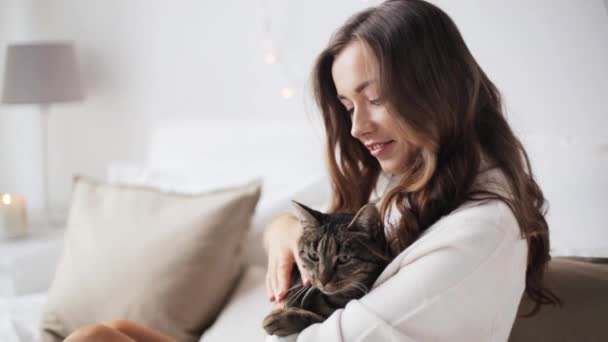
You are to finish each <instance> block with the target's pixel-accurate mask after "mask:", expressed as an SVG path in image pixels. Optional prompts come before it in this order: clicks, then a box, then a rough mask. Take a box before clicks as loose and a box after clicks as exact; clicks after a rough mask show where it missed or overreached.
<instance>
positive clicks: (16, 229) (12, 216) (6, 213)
mask: <svg viewBox="0 0 608 342" xmlns="http://www.w3.org/2000/svg"><path fill="white" fill-rule="evenodd" d="M26 233H27V216H26V213H25V200H23V198H22V197H21V196H18V195H15V194H8V193H4V194H0V238H13V237H18V236H23V235H25V234H26Z"/></svg>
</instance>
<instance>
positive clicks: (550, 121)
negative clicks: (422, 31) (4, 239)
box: [0, 0, 608, 207]
mask: <svg viewBox="0 0 608 342" xmlns="http://www.w3.org/2000/svg"><path fill="white" fill-rule="evenodd" d="M377 2H378V1H368V2H365V1H357V0H352V1H346V0H342V1H331V2H329V1H322V0H307V1H303V0H298V1H296V0H291V1H283V0H267V1H262V0H257V1H246V0H241V1H236V2H235V1H230V2H227V1H217V2H210V1H197V0H181V1H171V2H153V3H152V2H149V1H144V0H133V1H121V0H106V1H71V0H54V1H35V0H22V1H19V0H0V27H1V28H2V30H1V31H0V44H1V45H2V46H0V47H1V48H2V49H3V48H4V45H5V44H6V42H8V41H15V40H24V39H70V40H73V41H75V44H76V49H77V52H78V55H79V58H80V62H81V67H82V73H83V79H84V82H85V84H86V88H87V99H86V101H85V102H84V103H82V104H69V105H61V106H60V105H57V106H54V107H52V113H51V126H50V130H51V131H50V139H51V141H50V149H51V154H50V164H51V170H50V171H51V179H52V183H51V194H52V201H53V204H54V206H55V207H63V206H65V204H66V203H67V202H68V200H69V191H70V182H71V177H72V175H73V174H74V173H86V174H91V175H94V176H103V175H104V173H105V166H106V165H107V164H108V163H109V162H110V161H112V160H133V161H143V160H144V159H145V158H146V137H147V131H148V128H149V127H152V126H153V125H154V123H155V122H157V121H159V120H166V119H171V118H173V119H175V120H182V119H192V118H200V122H201V125H204V122H205V120H208V119H212V118H213V119H217V118H222V117H229V118H239V117H243V118H252V117H255V118H260V119H273V118H285V117H290V116H293V117H298V118H299V117H300V116H303V115H314V114H313V113H314V109H313V106H312V104H311V101H310V98H309V97H308V94H306V93H303V91H304V90H305V89H302V88H303V87H304V86H306V81H307V77H308V72H309V70H310V65H311V63H312V62H313V58H314V56H315V55H316V53H317V52H318V51H319V50H320V49H321V48H322V47H323V45H324V44H325V42H326V41H327V39H328V38H329V34H330V32H332V31H333V30H334V29H335V28H336V27H337V26H338V25H340V24H341V23H342V22H343V20H344V19H345V18H346V17H347V16H348V15H350V14H351V13H353V12H354V11H356V10H357V9H359V8H363V7H365V6H367V5H369V4H373V3H377ZM434 3H436V4H438V5H439V6H440V7H442V8H443V9H445V11H446V12H448V14H450V15H451V16H452V18H453V19H454V21H455V22H456V23H457V25H458V26H459V27H460V29H461V31H462V33H463V35H464V37H465V40H466V41H467V43H468V44H469V47H470V48H471V50H472V52H473V54H474V55H475V56H476V58H477V59H478V61H479V63H480V64H481V65H482V67H483V68H484V69H485V71H486V72H487V74H488V75H489V76H490V78H491V79H493V80H494V81H495V83H496V84H497V85H498V87H499V88H500V89H501V90H502V91H503V94H504V96H505V99H506V104H507V109H508V112H509V119H510V121H511V123H512V124H513V126H514V127H515V129H516V130H517V131H518V132H519V133H520V134H521V135H526V136H528V137H531V138H528V139H538V140H541V141H550V142H554V141H560V143H562V144H566V145H567V144H576V143H580V142H581V141H582V142H583V143H584V144H596V145H597V144H601V143H602V139H604V138H605V137H606V134H605V131H606V129H608V115H606V114H607V113H606V111H607V108H608V83H607V82H608V62H607V61H608V43H607V42H608V15H607V11H606V8H605V3H604V1H602V0H582V1H568V0H538V1H526V0H514V1H498V0H496V1H482V0H467V1H463V0H458V1H456V0H436V1H434ZM265 24H266V26H267V27H268V28H269V29H268V30H265V29H264V27H265ZM268 32H269V34H268ZM268 36H270V37H271V38H273V39H274V42H275V43H274V44H275V46H277V47H278V48H279V54H280V56H279V57H280V58H282V60H285V61H286V62H285V64H283V65H267V64H265V63H264V54H265V48H266V47H268V43H265V38H268ZM0 56H3V53H2V54H0ZM0 58H3V57H0ZM0 61H2V60H1V59H0ZM0 72H1V71H0ZM286 85H290V86H293V87H294V88H295V89H296V94H295V96H294V97H293V98H291V99H290V100H285V99H283V98H282V97H281V96H280V93H279V92H280V89H281V88H282V87H284V86H286ZM18 113H25V114H24V115H23V116H22V117H19V118H17V114H18ZM35 113H36V112H35V110H33V109H31V108H30V109H27V108H14V107H7V106H3V107H0V120H2V121H0V124H1V125H2V126H1V127H0V129H2V136H1V137H0V138H1V139H2V140H1V142H2V146H0V153H1V155H0V158H2V159H0V162H1V163H2V165H3V167H2V170H0V191H4V189H5V188H6V189H7V190H10V191H19V192H22V193H25V194H26V196H27V198H28V200H29V201H30V203H31V205H32V206H33V207H40V204H41V201H40V194H41V192H40V191H38V190H37V189H39V184H40V182H39V181H38V179H40V176H39V174H36V171H37V170H38V169H39V165H40V164H39V155H38V153H39V152H38V150H37V149H36V146H38V145H37V144H38V143H39V141H37V139H38V137H39V136H40V132H39V128H38V123H37V122H36V120H37V119H38V117H37V116H36V115H35ZM8 127H10V128H8ZM17 127H18V129H17ZM556 139H557V140H556ZM13 141H19V142H20V144H21V143H23V144H25V145H24V146H23V147H21V146H20V147H19V149H17V147H15V146H14V145H12V142H13ZM7 142H9V143H7ZM598 153H599V152H598ZM24 156H27V158H24ZM598 157H599V155H598ZM5 165H8V166H9V167H5Z"/></svg>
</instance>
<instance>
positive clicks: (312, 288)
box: [300, 286, 316, 307]
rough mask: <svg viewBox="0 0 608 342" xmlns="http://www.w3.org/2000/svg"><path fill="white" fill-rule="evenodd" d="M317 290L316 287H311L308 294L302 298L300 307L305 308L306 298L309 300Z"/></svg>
mask: <svg viewBox="0 0 608 342" xmlns="http://www.w3.org/2000/svg"><path fill="white" fill-rule="evenodd" d="M315 290H316V289H315V288H314V287H312V286H311V287H310V288H309V289H308V291H306V294H305V295H304V297H302V301H301V302H300V305H301V306H302V307H303V306H304V303H305V302H306V298H308V296H309V295H310V294H311V293H313V292H314V291H315Z"/></svg>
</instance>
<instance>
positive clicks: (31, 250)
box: [0, 225, 65, 297]
mask: <svg viewBox="0 0 608 342" xmlns="http://www.w3.org/2000/svg"><path fill="white" fill-rule="evenodd" d="M64 226H65V225H61V226H60V227H48V226H43V225H34V226H31V227H30V229H29V231H28V235H26V236H24V237H19V238H12V239H0V297H14V296H21V295H26V294H31V293H37V292H46V291H47V290H48V289H49V287H50V284H51V281H52V280H53V276H54V274H55V270H56V269H57V264H58V262H59V257H60V255H61V250H62V248H63V236H64V233H65V229H64V228H63V227H64Z"/></svg>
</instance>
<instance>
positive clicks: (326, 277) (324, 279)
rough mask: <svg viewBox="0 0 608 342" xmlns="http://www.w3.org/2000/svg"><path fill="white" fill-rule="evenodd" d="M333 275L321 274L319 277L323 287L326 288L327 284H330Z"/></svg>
mask: <svg viewBox="0 0 608 342" xmlns="http://www.w3.org/2000/svg"><path fill="white" fill-rule="evenodd" d="M331 276H332V275H331V274H321V275H319V282H320V283H321V285H322V286H325V284H327V283H329V281H330V280H331Z"/></svg>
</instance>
